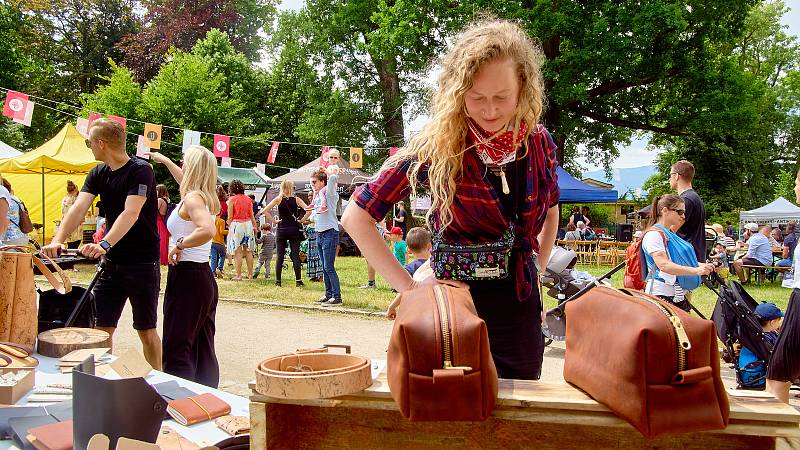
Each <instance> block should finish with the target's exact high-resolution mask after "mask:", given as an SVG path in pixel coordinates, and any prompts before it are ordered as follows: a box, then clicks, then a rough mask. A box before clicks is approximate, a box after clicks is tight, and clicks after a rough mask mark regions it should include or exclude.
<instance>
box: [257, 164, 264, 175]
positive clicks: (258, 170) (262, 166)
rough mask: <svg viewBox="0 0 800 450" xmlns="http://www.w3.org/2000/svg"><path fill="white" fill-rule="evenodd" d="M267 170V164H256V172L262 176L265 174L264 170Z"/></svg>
mask: <svg viewBox="0 0 800 450" xmlns="http://www.w3.org/2000/svg"><path fill="white" fill-rule="evenodd" d="M266 168H267V165H266V164H261V163H256V172H258V173H260V174H262V175H263V174H264V170H265V169H266Z"/></svg>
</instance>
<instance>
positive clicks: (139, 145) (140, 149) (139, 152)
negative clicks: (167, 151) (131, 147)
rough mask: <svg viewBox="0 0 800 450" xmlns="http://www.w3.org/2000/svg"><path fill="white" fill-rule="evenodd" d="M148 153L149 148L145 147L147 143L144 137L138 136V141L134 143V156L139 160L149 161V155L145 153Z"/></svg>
mask: <svg viewBox="0 0 800 450" xmlns="http://www.w3.org/2000/svg"><path fill="white" fill-rule="evenodd" d="M148 152H150V147H148V146H147V141H145V139H144V136H141V135H140V136H139V140H138V141H137V142H136V156H138V157H139V158H144V159H150V155H148V154H147V153H148Z"/></svg>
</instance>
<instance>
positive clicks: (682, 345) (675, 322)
mask: <svg viewBox="0 0 800 450" xmlns="http://www.w3.org/2000/svg"><path fill="white" fill-rule="evenodd" d="M642 300H646V301H648V302H650V303H652V304H653V305H655V306H657V307H658V309H659V310H661V312H662V313H664V315H665V316H667V319H669V323H670V325H672V328H673V329H674V330H675V341H676V343H677V344H678V345H677V348H678V372H680V371H682V370H686V351H687V350H690V349H691V348H692V343H691V342H689V335H687V334H686V329H684V328H683V323H681V319H679V318H678V316H676V315H675V314H673V313H672V311H670V310H669V308H667V307H666V306H664V305H662V304H660V303H658V302H657V301H655V300H651V299H649V298H642Z"/></svg>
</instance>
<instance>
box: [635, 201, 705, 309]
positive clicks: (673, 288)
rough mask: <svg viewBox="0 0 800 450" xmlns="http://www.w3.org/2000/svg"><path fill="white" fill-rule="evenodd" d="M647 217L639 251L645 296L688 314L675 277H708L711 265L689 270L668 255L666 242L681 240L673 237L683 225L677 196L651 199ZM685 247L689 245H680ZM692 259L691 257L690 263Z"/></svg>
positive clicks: (683, 212) (702, 264)
mask: <svg viewBox="0 0 800 450" xmlns="http://www.w3.org/2000/svg"><path fill="white" fill-rule="evenodd" d="M650 211H651V213H650V216H651V217H650V225H651V226H650V228H648V229H647V231H646V232H645V233H644V237H643V238H642V250H644V252H645V254H646V255H648V256H649V257H646V258H645V261H647V273H648V276H647V287H646V288H645V292H647V293H648V294H653V295H656V296H658V297H660V298H662V299H664V300H667V301H669V302H672V303H673V304H675V305H676V306H678V307H679V308H681V309H683V310H685V311H689V310H690V308H691V306H690V305H689V302H688V301H687V300H686V297H685V294H686V291H685V290H684V289H683V288H682V287H681V285H680V283H679V282H678V277H679V276H685V275H700V276H702V275H708V274H709V273H711V272H712V271H713V270H714V265H713V264H709V263H700V264H699V266H698V267H690V266H685V265H681V264H678V263H676V262H674V259H675V257H674V255H671V254H670V251H669V248H670V246H669V245H668V240H669V239H678V241H676V244H678V243H681V242H680V241H681V238H680V237H677V235H675V234H674V233H675V231H677V230H678V229H679V228H680V227H681V225H683V223H684V222H685V220H686V219H685V217H684V216H685V214H686V209H685V207H684V204H683V200H681V198H680V197H678V196H677V195H671V194H669V195H662V196H660V197H656V198H654V199H653V204H652V208H651V210H650ZM683 243H685V244H686V245H690V244H688V243H686V242H685V241H683ZM694 259H695V257H694V256H693V257H692V260H694Z"/></svg>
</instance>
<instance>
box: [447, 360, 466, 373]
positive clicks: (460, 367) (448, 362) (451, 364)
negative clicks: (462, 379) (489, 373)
mask: <svg viewBox="0 0 800 450" xmlns="http://www.w3.org/2000/svg"><path fill="white" fill-rule="evenodd" d="M444 368H445V369H454V370H457V369H461V370H463V371H464V372H469V371H471V370H472V367H470V366H454V365H453V363H451V362H450V361H445V362H444Z"/></svg>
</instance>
